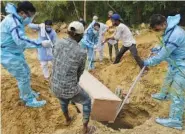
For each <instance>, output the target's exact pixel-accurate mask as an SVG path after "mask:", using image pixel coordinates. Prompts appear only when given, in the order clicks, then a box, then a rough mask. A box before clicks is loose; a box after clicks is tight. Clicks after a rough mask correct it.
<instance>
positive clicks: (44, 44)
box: [41, 40, 52, 47]
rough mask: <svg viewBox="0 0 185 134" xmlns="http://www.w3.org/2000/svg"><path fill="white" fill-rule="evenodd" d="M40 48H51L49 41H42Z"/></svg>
mask: <svg viewBox="0 0 185 134" xmlns="http://www.w3.org/2000/svg"><path fill="white" fill-rule="evenodd" d="M41 44H42V46H43V47H52V46H51V41H49V40H44V41H42V43H41Z"/></svg>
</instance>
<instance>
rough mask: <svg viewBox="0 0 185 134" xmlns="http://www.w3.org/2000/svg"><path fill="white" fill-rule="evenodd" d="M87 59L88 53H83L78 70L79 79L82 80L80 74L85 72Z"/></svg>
mask: <svg viewBox="0 0 185 134" xmlns="http://www.w3.org/2000/svg"><path fill="white" fill-rule="evenodd" d="M86 60H87V54H86V53H83V54H82V56H81V58H80V65H79V68H78V72H77V78H78V81H79V80H80V76H81V75H82V74H83V72H84V70H85V63H86Z"/></svg>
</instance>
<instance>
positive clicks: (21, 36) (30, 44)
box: [11, 27, 42, 48]
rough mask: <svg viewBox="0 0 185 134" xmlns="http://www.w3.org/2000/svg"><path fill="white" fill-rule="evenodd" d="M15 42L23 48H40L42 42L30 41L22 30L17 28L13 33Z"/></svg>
mask: <svg viewBox="0 0 185 134" xmlns="http://www.w3.org/2000/svg"><path fill="white" fill-rule="evenodd" d="M11 35H12V38H13V40H14V42H15V43H16V44H17V45H18V46H20V47H22V48H39V47H41V43H42V42H41V40H38V39H37V40H34V39H29V38H28V37H27V36H26V35H25V33H24V31H22V29H21V28H19V27H16V28H14V29H13V30H12V31H11Z"/></svg>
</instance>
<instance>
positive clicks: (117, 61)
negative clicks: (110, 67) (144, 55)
mask: <svg viewBox="0 0 185 134" xmlns="http://www.w3.org/2000/svg"><path fill="white" fill-rule="evenodd" d="M127 50H129V47H125V46H122V47H121V49H120V51H119V53H118V54H117V55H116V59H115V61H114V64H117V63H119V62H120V60H121V57H122V56H123V55H124V53H125V52H126V51H127Z"/></svg>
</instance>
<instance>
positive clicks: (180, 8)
mask: <svg viewBox="0 0 185 134" xmlns="http://www.w3.org/2000/svg"><path fill="white" fill-rule="evenodd" d="M8 2H9V1H8ZM11 2H12V3H15V4H17V3H18V1H11ZM73 2H75V5H76V7H77V11H78V14H79V16H81V17H83V10H84V5H83V4H84V2H83V1H63V0H58V1H32V3H33V4H34V5H35V7H36V9H37V12H38V15H37V17H36V19H35V21H36V22H38V23H40V22H43V21H44V20H46V19H52V20H53V21H54V22H62V21H65V22H69V21H72V20H77V19H78V18H77V15H76V12H75V8H74V4H73ZM6 3H7V1H3V2H2V4H1V11H2V12H4V5H5V4H6ZM86 7H87V22H91V21H92V17H93V15H97V16H99V20H100V21H101V22H105V21H106V20H107V12H108V11H109V10H114V11H116V12H117V13H119V14H120V15H121V16H122V18H123V20H124V22H125V23H126V24H127V25H130V26H131V25H135V24H140V23H142V22H145V23H148V22H149V18H150V16H151V15H152V14H156V13H160V14H163V15H165V16H168V15H174V14H176V13H181V15H182V18H183V20H182V22H184V25H185V20H184V18H185V2H184V1H178V2H174V1H87V6H86ZM182 24H183V23H182Z"/></svg>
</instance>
